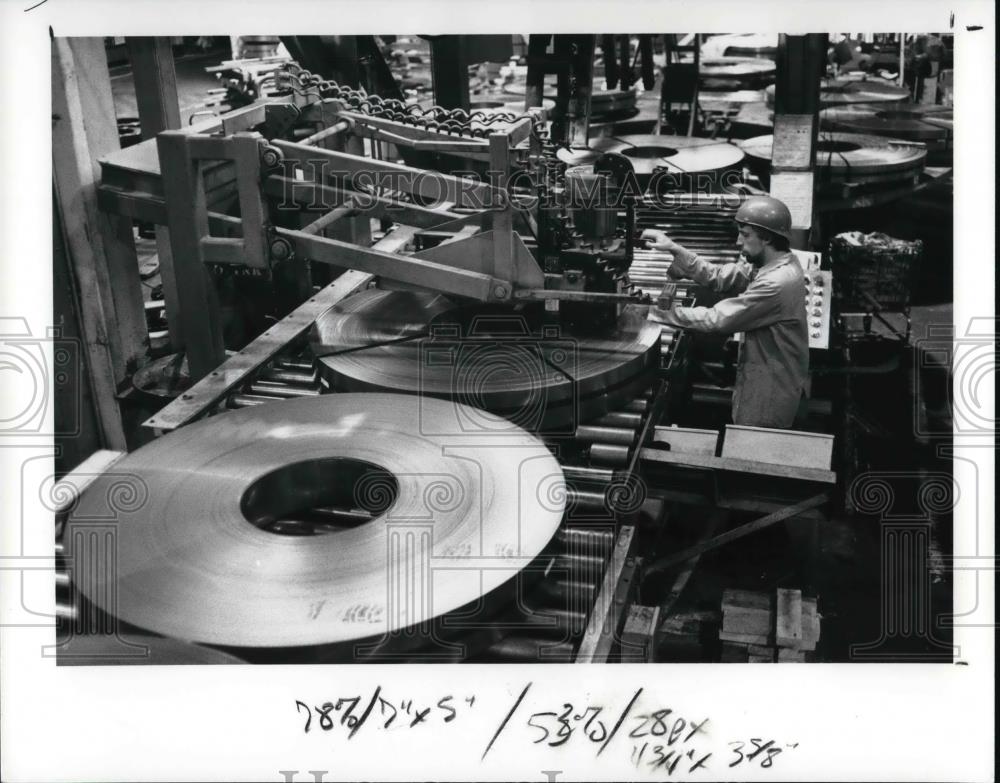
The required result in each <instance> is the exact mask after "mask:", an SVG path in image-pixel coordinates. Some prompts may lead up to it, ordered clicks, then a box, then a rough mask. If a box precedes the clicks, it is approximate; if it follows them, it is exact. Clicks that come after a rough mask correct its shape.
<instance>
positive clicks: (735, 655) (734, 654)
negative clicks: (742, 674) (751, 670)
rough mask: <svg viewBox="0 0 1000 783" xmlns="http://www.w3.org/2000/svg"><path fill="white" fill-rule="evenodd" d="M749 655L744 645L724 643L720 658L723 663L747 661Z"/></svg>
mask: <svg viewBox="0 0 1000 783" xmlns="http://www.w3.org/2000/svg"><path fill="white" fill-rule="evenodd" d="M748 657H749V653H747V648H746V646H744V645H741V644H728V643H724V644H723V645H722V655H721V657H720V660H721V661H722V662H723V663H746V662H747V658H748Z"/></svg>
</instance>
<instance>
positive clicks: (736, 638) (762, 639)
mask: <svg viewBox="0 0 1000 783" xmlns="http://www.w3.org/2000/svg"><path fill="white" fill-rule="evenodd" d="M719 638H720V639H721V640H722V641H724V642H734V643H737V644H771V642H772V637H771V636H770V635H762V634H748V633H730V632H729V631H719Z"/></svg>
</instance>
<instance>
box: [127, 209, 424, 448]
mask: <svg viewBox="0 0 1000 783" xmlns="http://www.w3.org/2000/svg"><path fill="white" fill-rule="evenodd" d="M304 233H305V232H304ZM412 237H413V230H412V229H408V228H401V229H396V230H395V231H393V232H392V233H391V234H389V235H388V236H387V237H385V238H384V239H382V240H381V241H379V242H377V243H376V244H375V248H377V249H378V250H380V251H383V252H386V253H392V252H395V251H397V250H400V249H402V248H403V247H404V246H405V245H406V243H407V242H409V241H410V239H412ZM373 279H374V276H373V275H370V274H365V273H364V272H357V271H354V270H352V271H349V272H346V273H344V274H342V275H341V276H340V277H338V278H337V279H336V280H335V281H334V282H333V283H331V284H330V285H328V286H327V287H326V288H324V289H323V290H322V291H320V292H319V293H317V294H316V295H315V296H313V297H311V298H310V299H308V300H307V301H306V302H304V303H303V304H301V305H299V307H297V308H296V309H295V310H293V311H292V312H291V313H289V314H288V315H287V316H285V317H284V318H282V319H281V320H280V321H279V322H278V323H277V324H275V325H274V326H272V327H271V328H270V329H268V330H267V331H266V332H264V333H263V334H261V335H259V336H258V337H257V338H256V339H255V340H253V341H252V342H251V343H250V344H249V345H247V346H246V347H245V348H244V349H243V350H242V351H240V352H238V353H236V354H234V355H233V356H231V357H229V358H228V359H227V360H226V361H225V362H224V363H223V364H221V365H220V366H219V367H217V368H215V370H213V371H212V372H211V373H209V374H208V375H207V376H205V378H203V379H202V380H201V381H199V382H198V383H196V384H195V385H194V386H192V387H191V388H190V389H188V391H186V392H185V393H184V394H182V395H181V396H180V397H178V398H177V399H175V400H174V401H173V402H171V403H170V404H169V405H167V406H166V407H165V408H164V409H163V410H161V411H160V412H159V413H157V414H156V415H154V416H152V417H150V418H149V419H147V420H146V421H145V422H144V423H143V426H145V427H152V428H154V429H156V430H159V431H164V432H166V431H170V430H174V429H177V428H178V427H181V426H183V425H184V424H187V423H189V422H191V421H194V420H196V419H198V418H201V417H202V416H204V415H206V414H208V413H209V412H210V411H211V410H212V409H213V408H214V407H215V406H217V405H218V404H219V403H220V402H222V400H224V399H225V397H226V396H227V395H228V394H229V393H230V392H232V391H233V390H234V389H236V388H238V387H240V386H241V385H243V384H244V383H246V382H247V381H248V380H249V379H250V378H251V377H252V376H253V375H254V373H256V372H258V371H259V370H260V369H261V368H262V367H263V366H264V365H266V364H267V363H268V362H270V361H271V360H273V359H274V358H275V357H276V356H277V355H278V354H279V353H280V352H281V351H283V350H284V349H286V348H287V347H288V345H289V344H290V343H292V342H294V341H295V340H297V339H299V338H301V337H302V336H303V335H304V334H305V333H306V332H307V331H308V330H309V328H310V327H311V326H312V325H313V322H314V321H315V320H316V319H317V318H318V317H319V316H320V315H322V314H323V313H325V312H326V311H327V310H328V309H329V308H331V307H332V306H333V305H335V304H337V302H340V301H341V300H343V299H344V298H345V297H347V296H349V295H350V294H353V293H354V292H355V291H358V290H360V289H361V288H364V287H365V286H367V285H368V284H369V283H370V282H371V281H372V280H373Z"/></svg>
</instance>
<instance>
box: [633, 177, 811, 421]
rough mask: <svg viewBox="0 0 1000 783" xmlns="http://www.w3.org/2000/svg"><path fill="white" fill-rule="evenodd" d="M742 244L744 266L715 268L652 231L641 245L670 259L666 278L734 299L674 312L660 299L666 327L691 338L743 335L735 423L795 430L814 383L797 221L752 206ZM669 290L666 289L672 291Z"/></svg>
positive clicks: (742, 222)
mask: <svg viewBox="0 0 1000 783" xmlns="http://www.w3.org/2000/svg"><path fill="white" fill-rule="evenodd" d="M736 223H737V226H738V227H739V236H738V238H737V245H738V246H739V247H740V249H741V250H742V254H743V256H744V257H745V258H746V261H743V260H740V261H737V262H735V263H730V264H712V263H709V262H707V261H704V260H703V259H701V258H698V256H697V255H696V254H695V253H693V252H692V251H690V250H688V249H687V248H684V247H682V246H681V245H679V244H677V243H676V242H674V241H673V240H671V239H670V238H669V237H668V236H667V235H666V233H664V232H663V231H658V230H655V229H649V230H646V231H644V232H643V233H642V239H643V240H645V241H646V242H647V243H648V244H649V246H650V247H651V248H652V249H654V250H661V251H666V252H669V253H671V254H672V255H673V263H672V265H671V267H670V269H669V272H668V274H669V275H670V276H671V277H674V278H681V277H683V278H687V279H690V280H694V281H695V282H696V283H698V284H700V285H703V286H706V287H708V288H710V289H711V290H713V291H716V292H718V293H721V294H729V295H730V296H729V298H725V299H722V300H720V301H719V302H718V303H717V304H716V305H715V306H714V307H672V305H673V302H672V295H671V294H670V293H665V294H664V295H661V299H660V307H661V308H662V310H661V311H660V315H661V319H660V320H662V321H663V322H664V323H667V324H670V325H671V326H675V327H679V328H681V329H688V330H691V331H693V332H707V333H714V334H732V333H734V332H742V333H743V335H744V338H743V346H742V350H741V351H740V358H739V362H738V365H737V369H736V387H735V389H734V391H733V409H732V414H733V422H734V423H735V424H744V425H749V426H755V427H774V428H778V429H790V428H792V427H793V425H794V424H795V423H796V420H797V418H799V417H801V416H802V415H803V413H804V410H805V401H806V397H807V395H808V381H809V333H808V325H807V323H806V308H805V306H804V298H805V294H804V292H805V289H806V285H805V280H804V274H803V271H802V266H801V265H800V264H799V262H798V260H797V259H796V257H795V256H794V255H793V254H792V253H791V252H790V250H789V238H790V236H791V228H792V216H791V213H790V212H789V211H788V207H786V206H785V205H784V204H783V203H782V202H781V201H779V200H778V199H775V198H770V197H768V196H755V197H752V198H749V199H747V200H746V201H745V202H744V203H743V205H742V206H741V207H740V208H739V210H738V211H737V212H736ZM669 289H670V284H668V285H667V286H665V287H664V291H665V292H668V291H669Z"/></svg>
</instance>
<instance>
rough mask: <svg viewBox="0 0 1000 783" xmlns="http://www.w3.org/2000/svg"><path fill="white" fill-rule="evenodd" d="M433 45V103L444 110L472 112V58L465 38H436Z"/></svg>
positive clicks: (432, 41) (456, 36)
mask: <svg viewBox="0 0 1000 783" xmlns="http://www.w3.org/2000/svg"><path fill="white" fill-rule="evenodd" d="M430 43H431V81H432V84H433V86H434V103H436V104H437V105H438V106H442V107H443V108H445V109H464V110H465V111H468V110H469V70H468V64H469V57H468V48H467V46H466V40H465V36H462V35H437V36H434V37H433V38H431V39H430Z"/></svg>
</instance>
